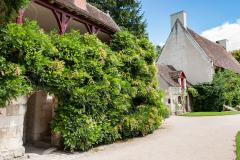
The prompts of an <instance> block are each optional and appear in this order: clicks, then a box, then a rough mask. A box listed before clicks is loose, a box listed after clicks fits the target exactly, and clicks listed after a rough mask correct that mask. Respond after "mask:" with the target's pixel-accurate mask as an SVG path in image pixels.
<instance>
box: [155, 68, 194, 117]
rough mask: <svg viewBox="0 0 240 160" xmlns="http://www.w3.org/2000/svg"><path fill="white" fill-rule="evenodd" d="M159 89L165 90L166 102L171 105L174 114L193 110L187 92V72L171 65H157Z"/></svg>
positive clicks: (170, 108) (164, 99)
mask: <svg viewBox="0 0 240 160" xmlns="http://www.w3.org/2000/svg"><path fill="white" fill-rule="evenodd" d="M157 71H158V73H157V79H158V82H159V83H158V89H159V90H163V91H164V92H165V96H164V98H163V101H164V103H165V104H166V105H167V106H168V107H169V110H170V111H171V113H172V115H179V114H182V113H185V112H190V111H191V105H190V98H189V96H188V93H187V87H188V86H189V85H190V84H189V83H188V82H187V79H186V76H185V73H184V72H183V71H177V70H176V69H175V68H174V67H173V66H171V65H160V64H158V65H157Z"/></svg>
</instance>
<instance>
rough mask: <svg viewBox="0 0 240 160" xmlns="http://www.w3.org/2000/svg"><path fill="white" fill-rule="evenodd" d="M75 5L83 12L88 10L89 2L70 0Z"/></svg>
mask: <svg viewBox="0 0 240 160" xmlns="http://www.w3.org/2000/svg"><path fill="white" fill-rule="evenodd" d="M68 1H70V2H71V3H73V4H74V5H75V6H76V7H78V8H81V9H83V10H87V1H86V0H68Z"/></svg>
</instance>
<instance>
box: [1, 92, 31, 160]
mask: <svg viewBox="0 0 240 160" xmlns="http://www.w3.org/2000/svg"><path fill="white" fill-rule="evenodd" d="M26 109H27V97H24V96H23V97H19V98H17V99H16V100H13V101H12V102H11V103H10V104H9V105H8V106H6V107H5V108H0V160H2V159H10V158H13V157H20V156H23V155H24V153H25V149H24V147H23V124H24V118H25V113H26Z"/></svg>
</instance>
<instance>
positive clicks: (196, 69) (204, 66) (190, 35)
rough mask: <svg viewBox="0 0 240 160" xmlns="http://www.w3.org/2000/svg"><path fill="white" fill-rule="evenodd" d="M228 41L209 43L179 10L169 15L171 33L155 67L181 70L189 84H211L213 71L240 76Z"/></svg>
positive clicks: (239, 67) (238, 65)
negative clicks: (218, 70)
mask: <svg viewBox="0 0 240 160" xmlns="http://www.w3.org/2000/svg"><path fill="white" fill-rule="evenodd" d="M227 42H228V41H227V40H220V41H217V42H212V41H210V40H208V39H206V38H204V37H202V36H200V35H198V34H197V33H195V32H194V31H193V30H192V29H190V28H189V27H188V24H187V14H186V13H185V12H184V11H181V12H178V13H175V14H172V15H171V32H170V35H169V37H168V39H167V41H166V43H165V46H164V48H163V50H162V53H161V55H160V56H159V59H158V61H157V64H162V65H172V66H173V67H174V68H175V69H176V70H181V71H183V72H184V73H185V75H186V77H187V79H188V81H189V82H190V83H191V84H199V83H205V82H211V81H212V79H213V75H214V73H215V71H216V69H221V68H224V69H228V70H231V71H233V72H236V73H240V64H239V63H238V61H237V60H236V59H235V58H234V57H233V56H232V55H231V54H230V53H229V52H228V51H227V47H228V46H227Z"/></svg>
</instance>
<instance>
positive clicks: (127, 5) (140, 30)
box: [88, 0, 147, 37]
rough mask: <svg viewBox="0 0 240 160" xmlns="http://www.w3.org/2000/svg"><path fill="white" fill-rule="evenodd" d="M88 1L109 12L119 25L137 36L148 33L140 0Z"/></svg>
mask: <svg viewBox="0 0 240 160" xmlns="http://www.w3.org/2000/svg"><path fill="white" fill-rule="evenodd" d="M88 2H89V3H91V4H93V5H94V6H96V7H97V8H99V9H101V10H103V11H105V12H109V13H110V15H111V17H112V18H113V19H114V20H115V22H116V23H117V24H118V25H119V26H121V27H123V28H126V29H128V30H129V31H130V32H131V33H133V34H134V35H136V36H137V37H139V36H145V35H147V33H146V21H144V15H143V13H142V12H141V2H140V1H136V0H127V1H119V0H98V1H96V0H88Z"/></svg>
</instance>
